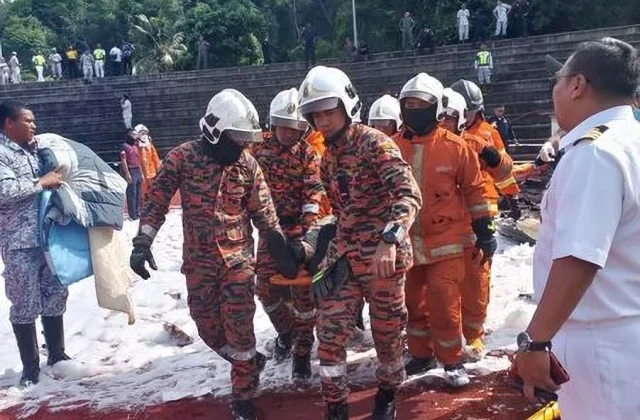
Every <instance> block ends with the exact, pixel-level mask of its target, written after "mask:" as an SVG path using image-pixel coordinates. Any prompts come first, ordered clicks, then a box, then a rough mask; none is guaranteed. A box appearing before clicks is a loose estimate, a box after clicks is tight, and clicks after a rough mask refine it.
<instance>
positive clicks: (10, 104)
mask: <svg viewBox="0 0 640 420" xmlns="http://www.w3.org/2000/svg"><path fill="white" fill-rule="evenodd" d="M23 109H27V107H26V106H25V105H24V104H23V103H21V102H17V101H6V102H3V103H1V104H0V127H1V128H4V123H5V121H6V120H7V118H11V119H12V120H15V119H17V118H18V115H20V112H21V111H22V110H23Z"/></svg>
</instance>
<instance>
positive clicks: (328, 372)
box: [319, 363, 347, 378]
mask: <svg viewBox="0 0 640 420" xmlns="http://www.w3.org/2000/svg"><path fill="white" fill-rule="evenodd" d="M319 372H320V376H322V377H325V378H340V377H342V376H345V375H346V374H347V364H346V363H345V364H342V365H337V366H328V365H320V368H319Z"/></svg>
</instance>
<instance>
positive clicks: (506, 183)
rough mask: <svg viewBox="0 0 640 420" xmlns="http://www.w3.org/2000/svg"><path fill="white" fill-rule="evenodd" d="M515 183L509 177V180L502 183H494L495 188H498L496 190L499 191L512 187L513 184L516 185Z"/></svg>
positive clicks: (512, 178)
mask: <svg viewBox="0 0 640 420" xmlns="http://www.w3.org/2000/svg"><path fill="white" fill-rule="evenodd" d="M516 183H517V181H516V179H515V178H514V177H511V178H509V179H506V180H504V181H501V182H496V187H498V189H500V190H501V189H503V188H506V187H508V186H510V185H513V184H516Z"/></svg>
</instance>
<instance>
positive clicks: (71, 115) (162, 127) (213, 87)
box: [0, 25, 640, 162]
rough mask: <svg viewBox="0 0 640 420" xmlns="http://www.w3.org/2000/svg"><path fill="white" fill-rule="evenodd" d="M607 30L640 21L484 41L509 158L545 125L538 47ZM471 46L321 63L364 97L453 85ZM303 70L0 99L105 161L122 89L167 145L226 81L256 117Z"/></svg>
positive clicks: (529, 152)
mask: <svg viewBox="0 0 640 420" xmlns="http://www.w3.org/2000/svg"><path fill="white" fill-rule="evenodd" d="M604 36H613V37H617V38H620V39H622V40H625V41H627V42H630V43H632V44H634V45H636V46H640V25H634V26H625V27H615V28H602V29H594V30H590V31H579V32H570V33H561V34H554V35H543V36H535V37H529V38H526V39H512V40H502V41H496V42H493V43H491V45H490V49H491V52H492V53H493V59H494V67H495V68H494V80H493V81H494V83H493V84H492V85H491V87H490V89H489V92H488V95H487V97H486V99H485V100H486V102H487V108H488V109H491V107H492V106H495V105H497V104H504V105H506V107H507V113H508V114H509V115H510V117H511V119H512V120H513V121H514V126H515V131H516V134H517V135H518V138H519V139H520V143H521V145H520V146H518V147H516V148H515V149H514V150H512V153H513V154H514V155H515V157H516V159H519V160H524V159H531V158H532V157H533V156H534V154H535V153H536V151H537V149H538V148H539V145H540V144H541V142H543V141H544V140H545V139H546V138H547V137H548V136H549V134H550V132H551V122H550V121H551V117H550V116H551V111H552V107H553V106H552V103H551V93H550V90H549V83H548V75H547V74H546V71H545V68H544V56H545V55H546V54H551V55H553V56H554V57H556V58H558V59H565V58H567V57H568V56H569V54H570V53H571V51H572V50H573V49H574V48H575V46H576V45H577V43H579V42H582V41H586V40H594V39H599V38H602V37H604ZM475 53H476V48H474V47H472V46H471V45H455V46H444V47H439V48H436V51H435V53H434V54H433V55H423V56H417V55H415V52H409V53H403V52H388V53H378V54H373V55H372V56H371V57H370V59H369V60H368V61H365V62H358V63H340V62H339V61H338V60H335V59H331V60H324V61H322V62H320V63H319V64H323V65H330V66H337V67H340V68H341V69H343V70H344V71H345V72H346V73H347V74H348V75H349V76H350V77H351V80H352V82H353V84H354V86H355V87H356V89H357V90H358V92H359V93H360V96H361V99H362V101H363V102H364V104H365V112H364V113H363V119H366V113H367V112H368V105H370V104H371V103H372V102H373V101H374V100H375V99H377V98H378V97H379V96H380V95H382V94H384V93H391V94H397V93H399V91H400V89H401V87H402V85H403V84H404V83H405V82H406V81H407V80H408V79H409V78H410V77H412V76H413V75H415V74H417V73H419V72H422V71H424V72H427V73H429V74H431V75H433V76H435V77H437V78H439V79H440V80H441V81H442V82H443V83H444V84H445V85H450V84H451V83H453V82H454V81H456V80H457V79H459V78H468V79H470V80H475V79H476V78H475V72H474V70H473V60H474V58H475ZM305 75H306V70H305V68H304V63H278V64H272V65H270V66H264V67H235V68H224V69H212V70H206V71H191V72H175V73H166V74H160V75H152V76H140V77H114V78H107V79H102V80H97V81H94V83H93V84H91V85H85V84H84V83H83V82H82V81H81V80H73V81H60V82H44V83H31V84H22V85H17V86H2V87H0V101H1V100H7V99H14V100H21V101H23V102H26V103H28V104H29V105H30V106H31V108H32V109H33V110H34V112H35V113H36V122H37V125H38V132H41V133H43V132H55V133H59V134H61V135H64V136H66V137H68V138H71V139H74V140H77V141H80V142H82V143H85V144H87V145H88V146H90V147H91V148H93V149H94V150H95V151H96V152H97V153H99V154H100V155H101V156H102V157H103V158H104V159H105V160H107V161H110V162H113V161H116V160H117V153H118V148H119V144H120V143H121V142H122V141H123V138H124V131H125V128H124V124H123V121H122V112H121V109H120V103H119V97H120V95H122V94H123V93H126V94H128V95H129V97H130V98H131V102H132V105H133V123H134V125H135V124H139V123H143V124H145V125H146V126H147V127H149V129H150V130H151V134H152V136H153V138H154V139H155V142H156V145H157V146H158V148H159V149H160V150H161V152H166V151H167V150H168V149H170V148H171V147H173V146H176V145H177V144H179V143H181V142H183V141H184V140H187V139H190V138H193V137H196V136H197V135H198V121H199V119H200V118H201V117H202V115H203V113H204V111H205V109H206V105H207V103H208V101H209V99H210V98H211V97H212V96H213V95H214V94H215V93H216V92H218V91H220V90H222V89H224V88H236V89H238V90H240V91H242V92H243V93H244V94H245V95H247V97H249V99H251V100H252V101H253V103H254V104H255V106H256V108H257V109H258V111H259V113H260V117H261V121H264V119H265V118H266V117H267V114H268V108H269V103H270V102H271V99H272V98H273V97H274V96H275V95H276V94H277V93H278V92H279V91H280V90H283V89H285V88H290V87H298V86H299V85H300V83H301V82H302V79H303V78H304V76H305Z"/></svg>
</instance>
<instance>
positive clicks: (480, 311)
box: [451, 80, 520, 360]
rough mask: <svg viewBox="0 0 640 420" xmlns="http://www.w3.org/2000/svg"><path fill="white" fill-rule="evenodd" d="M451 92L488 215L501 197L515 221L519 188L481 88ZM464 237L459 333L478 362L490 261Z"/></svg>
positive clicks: (463, 83)
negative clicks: (479, 173)
mask: <svg viewBox="0 0 640 420" xmlns="http://www.w3.org/2000/svg"><path fill="white" fill-rule="evenodd" d="M451 90H452V91H454V92H456V93H458V94H460V95H461V97H462V99H463V100H464V102H465V105H466V107H465V109H466V111H464V112H465V114H466V118H465V122H464V131H463V133H462V137H463V138H464V139H465V140H466V142H467V144H468V145H469V146H470V147H471V148H472V149H473V150H474V151H475V152H476V153H477V155H478V157H479V158H480V164H481V167H482V170H483V175H484V189H485V196H486V197H487V199H488V200H489V203H490V204H491V214H492V215H494V216H495V215H497V213H498V199H499V197H500V194H502V195H504V196H505V197H506V198H507V199H508V200H509V205H510V208H511V211H510V213H509V217H511V218H513V219H514V220H518V219H519V218H520V209H519V207H518V199H517V196H518V194H519V193H520V188H519V187H518V184H517V182H516V179H515V177H514V175H513V160H512V159H511V157H510V156H509V154H508V153H507V152H506V150H505V148H504V144H503V143H502V138H501V137H500V133H498V131H497V130H496V129H495V128H493V127H492V126H491V124H489V123H488V122H487V121H486V120H485V117H484V98H483V96H482V92H481V91H480V88H479V87H478V86H477V85H476V84H475V83H473V82H470V81H468V80H459V81H457V82H456V83H454V84H453V85H452V86H451ZM454 102H455V101H454ZM459 111H460V110H458V112H459ZM457 129H458V130H459V129H460V126H458V127H457ZM466 234H467V237H468V239H467V242H466V244H465V247H466V251H465V254H466V256H465V258H466V267H467V279H466V281H465V286H464V287H463V293H462V331H463V334H464V337H465V340H466V342H467V346H468V352H467V353H468V356H469V357H470V358H471V359H472V360H479V359H480V358H481V357H482V356H483V354H484V321H485V319H486V317H487V305H488V304H489V294H490V284H491V261H488V262H486V261H485V262H480V261H478V260H477V259H476V258H474V248H473V243H474V241H475V238H474V235H473V232H472V231H471V230H468V231H467V232H466Z"/></svg>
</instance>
